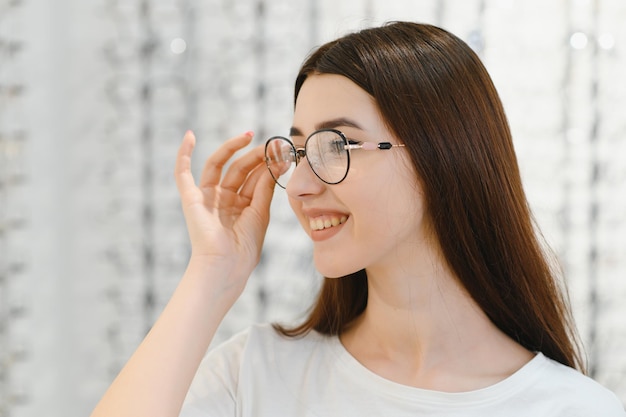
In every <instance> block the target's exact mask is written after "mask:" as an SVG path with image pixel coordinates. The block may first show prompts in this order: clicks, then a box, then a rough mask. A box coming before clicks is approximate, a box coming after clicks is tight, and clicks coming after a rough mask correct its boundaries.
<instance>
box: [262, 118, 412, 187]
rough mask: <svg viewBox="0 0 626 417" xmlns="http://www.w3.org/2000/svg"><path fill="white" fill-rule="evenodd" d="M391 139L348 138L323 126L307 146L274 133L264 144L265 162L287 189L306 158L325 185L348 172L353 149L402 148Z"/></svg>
mask: <svg viewBox="0 0 626 417" xmlns="http://www.w3.org/2000/svg"><path fill="white" fill-rule="evenodd" d="M403 146H404V144H392V143H391V142H378V143H375V142H357V141H354V140H349V139H348V138H346V136H345V135H344V134H343V133H342V132H340V131H338V130H335V129H321V130H316V131H315V132H313V133H311V135H310V136H309V137H308V138H307V140H306V142H304V148H296V147H295V145H294V144H293V142H291V141H290V140H289V139H287V138H284V137H282V136H274V137H272V138H270V139H268V140H267V142H266V143H265V163H266V164H267V168H268V169H269V171H270V174H272V177H273V178H274V181H276V184H278V185H279V186H281V187H282V188H287V182H289V179H290V178H291V174H292V173H293V171H294V170H295V168H296V166H297V165H298V164H299V163H300V160H301V159H302V158H304V157H306V160H307V162H308V163H309V166H310V167H311V170H313V173H315V175H316V176H317V177H318V178H319V179H320V180H322V181H323V182H325V183H326V184H339V183H340V182H341V181H343V180H344V179H345V178H346V176H347V175H348V170H349V169H350V152H352V151H355V150H358V149H362V150H365V151H372V150H377V149H381V150H387V149H392V148H396V147H403Z"/></svg>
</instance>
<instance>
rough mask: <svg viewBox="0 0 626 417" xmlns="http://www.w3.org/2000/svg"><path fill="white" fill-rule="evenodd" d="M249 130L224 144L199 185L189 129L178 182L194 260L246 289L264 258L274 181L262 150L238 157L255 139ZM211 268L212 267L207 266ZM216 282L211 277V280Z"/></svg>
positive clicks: (180, 156)
mask: <svg viewBox="0 0 626 417" xmlns="http://www.w3.org/2000/svg"><path fill="white" fill-rule="evenodd" d="M252 136H253V134H252V133H251V132H247V133H244V134H241V135H239V136H235V137H233V138H231V139H229V140H227V141H226V142H224V143H223V144H222V145H221V146H220V147H219V148H218V149H217V150H216V151H215V152H214V153H213V154H212V155H211V156H210V157H209V158H208V159H207V161H206V164H205V166H204V169H203V172H202V175H201V178H200V181H199V183H198V184H197V185H196V183H195V181H194V178H193V176H192V173H191V154H192V152H193V148H194V146H195V136H194V134H193V133H192V132H191V131H188V132H187V133H186V134H185V137H184V138H183V141H182V144H181V146H180V149H179V151H178V157H177V159H176V169H175V178H176V185H177V187H178V191H179V193H180V197H181V202H182V207H183V213H184V215H185V221H186V223H187V229H188V231H189V237H190V239H191V246H192V254H191V262H200V263H205V262H207V263H210V265H211V267H212V268H211V269H213V270H214V268H215V267H216V266H218V267H220V268H222V269H223V270H224V271H225V272H226V274H220V275H222V276H227V277H228V279H227V282H224V285H225V287H224V288H227V287H228V288H231V287H232V286H233V285H235V286H236V287H237V288H238V289H239V290H243V287H244V286H245V282H246V281H247V278H248V276H249V275H250V273H251V272H252V269H254V267H255V266H256V264H257V263H258V260H259V256H260V252H261V247H262V244H263V239H264V237H265V232H266V230H267V226H268V223H269V209H270V202H271V199H272V195H273V191H274V181H273V179H272V177H271V176H270V175H269V173H268V172H267V169H266V167H265V163H264V152H263V147H262V146H257V147H255V148H253V149H252V150H250V151H249V152H247V153H245V154H243V155H242V156H240V157H238V158H236V159H234V160H233V161H232V162H231V164H230V166H229V167H228V169H226V172H225V173H224V172H223V171H224V166H225V165H226V164H227V162H228V161H229V160H230V159H231V158H232V157H233V155H234V154H235V153H236V152H237V151H238V150H240V149H242V148H244V147H245V146H246V145H248V144H249V143H250V141H251V140H252ZM207 265H208V264H207ZM208 278H209V279H210V277H208Z"/></svg>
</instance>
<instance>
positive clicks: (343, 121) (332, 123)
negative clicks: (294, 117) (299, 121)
mask: <svg viewBox="0 0 626 417" xmlns="http://www.w3.org/2000/svg"><path fill="white" fill-rule="evenodd" d="M340 126H343V127H353V128H355V129H359V130H363V128H362V127H361V125H359V124H358V123H357V122H355V121H354V120H352V119H348V118H347V117H339V118H336V119H331V120H325V121H323V122H321V123H318V124H317V125H315V130H320V129H336V128H338V127H340ZM289 136H291V137H293V136H304V134H303V133H302V131H301V130H300V129H298V128H297V127H295V126H292V127H291V129H289Z"/></svg>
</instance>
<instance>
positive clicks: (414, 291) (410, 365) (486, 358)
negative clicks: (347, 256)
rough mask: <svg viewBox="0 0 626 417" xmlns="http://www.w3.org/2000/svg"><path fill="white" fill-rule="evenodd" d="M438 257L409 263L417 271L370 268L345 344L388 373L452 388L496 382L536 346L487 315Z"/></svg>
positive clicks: (374, 368)
mask: <svg viewBox="0 0 626 417" xmlns="http://www.w3.org/2000/svg"><path fill="white" fill-rule="evenodd" d="M430 265H433V264H430ZM434 265H438V266H436V267H430V268H420V269H404V268H403V270H404V271H407V270H419V271H422V272H421V274H420V275H419V276H407V275H406V274H401V273H400V272H399V271H392V270H390V269H389V268H387V269H386V270H384V271H382V270H374V269H373V270H369V269H368V271H367V272H368V291H369V293H368V294H369V295H368V304H367V308H366V309H365V311H364V313H363V314H362V315H361V316H360V317H359V318H358V319H357V320H356V321H355V322H354V323H353V325H352V326H350V328H348V329H347V331H346V332H345V333H344V334H343V335H342V337H341V340H342V342H343V344H344V346H345V347H346V349H348V351H349V352H350V353H352V354H353V356H355V358H356V359H357V360H359V361H360V362H361V363H363V364H364V365H365V366H366V367H368V368H370V369H371V370H372V371H374V372H376V373H378V374H380V375H381V376H383V377H387V378H389V379H391V380H395V381H397V382H400V383H405V384H407V385H416V386H421V387H427V388H433V389H441V390H452V391H456V390H466V389H468V388H470V389H472V388H476V387H482V386H486V385H490V384H491V383H494V382H497V381H498V380H501V379H503V378H504V377H506V376H508V375H510V374H511V373H512V372H514V371H515V370H517V369H519V367H521V366H522V365H523V364H524V363H526V362H527V361H528V360H529V359H530V357H531V355H530V353H529V352H527V351H526V350H525V349H523V348H522V347H521V346H519V345H518V344H517V343H515V342H514V341H513V340H511V339H510V338H508V337H507V336H506V335H504V334H503V333H502V332H501V331H500V330H499V329H498V328H497V327H496V326H495V325H494V324H493V323H492V322H491V321H490V320H489V318H488V317H487V316H486V315H485V313H484V312H483V311H482V309H481V308H480V307H479V306H478V305H477V304H476V303H475V302H474V300H473V299H472V298H471V297H470V296H469V294H468V293H467V292H466V291H465V289H464V288H463V287H462V286H461V284H460V283H459V281H458V280H457V279H456V277H455V276H454V275H453V274H452V273H451V272H450V271H449V270H448V268H445V267H443V266H442V264H441V263H439V264H434ZM450 381H456V382H455V383H454V384H452V385H451V384H450ZM455 384H457V385H455Z"/></svg>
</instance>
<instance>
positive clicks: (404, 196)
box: [92, 22, 625, 417]
mask: <svg viewBox="0 0 626 417" xmlns="http://www.w3.org/2000/svg"><path fill="white" fill-rule="evenodd" d="M251 138H252V134H251V133H246V134H242V135H240V136H236V137H234V138H232V139H230V140H228V141H226V142H225V143H224V144H223V145H222V146H221V147H220V148H219V149H218V150H217V151H216V152H215V153H214V154H213V155H211V156H210V157H209V158H208V160H207V163H206V166H205V168H204V171H203V173H202V177H201V178H200V179H199V185H197V186H196V185H195V183H194V180H193V178H192V177H191V173H190V157H191V152H192V149H193V146H194V141H195V139H194V136H193V134H191V133H187V134H186V135H185V138H184V139H183V143H182V145H181V147H180V151H179V154H178V158H177V165H176V180H177V185H178V188H179V190H180V195H181V199H182V204H183V210H184V213H185V218H186V221H187V226H188V229H189V234H190V238H191V242H192V248H193V249H192V254H191V258H190V261H189V266H188V268H187V270H186V272H185V274H184V276H183V278H182V280H181V282H180V284H179V286H178V288H177V289H176V291H175V293H174V295H173V296H172V299H171V301H170V302H169V304H168V305H167V307H166V309H165V310H164V312H163V313H162V315H161V317H160V318H159V320H158V321H157V323H155V325H154V327H153V329H152V330H151V332H150V333H149V334H148V336H147V337H146V339H145V340H144V342H143V343H142V344H141V345H140V346H139V348H138V349H137V351H136V353H135V354H134V355H133V356H132V358H131V359H130V360H129V362H128V364H127V365H126V366H125V367H124V369H123V370H122V371H121V373H120V375H119V376H118V378H117V379H116V380H115V381H114V383H113V384H112V386H111V387H110V389H109V390H108V391H107V393H106V394H105V396H104V397H103V399H102V400H101V402H100V403H99V404H98V406H97V408H96V410H95V411H94V413H93V415H92V416H94V417H96V416H116V417H121V416H133V417H138V416H150V417H155V416H177V415H179V413H180V415H182V416H272V417H275V416H370V415H371V416H374V415H389V416H487V415H497V416H534V417H538V416H551V417H553V416H568V417H570V416H604V417H613V416H624V415H625V413H624V409H623V406H622V405H621V404H620V402H619V401H618V399H617V398H616V397H615V395H613V394H612V393H611V392H609V391H608V390H606V389H605V388H603V387H601V386H600V385H599V384H597V383H596V382H594V381H592V380H591V379H589V378H587V377H586V376H584V375H583V373H582V372H584V365H583V361H582V358H581V355H580V352H579V350H578V347H577V343H576V340H577V339H576V332H575V329H574V326H573V324H572V320H571V316H570V312H569V309H568V304H567V301H566V298H565V296H564V294H563V291H562V289H561V286H560V283H559V280H558V276H557V273H556V272H555V268H554V267H553V265H552V263H551V261H550V259H549V258H548V257H547V256H546V254H545V253H544V251H543V246H542V242H541V241H539V240H538V238H537V235H536V233H535V225H534V224H533V221H532V217H531V214H530V211H529V208H528V204H527V202H526V198H525V196H524V192H523V190H522V185H521V180H520V175H519V170H518V166H517V162H516V158H515V154H514V150H513V145H512V141H511V134H510V132H509V127H508V124H507V121H506V118H505V115H504V112H503V109H502V105H501V103H500V100H499V98H498V95H497V93H496V91H495V89H494V86H493V84H492V82H491V80H490V78H489V76H488V74H487V72H486V71H485V69H484V67H483V66H482V64H481V63H480V61H479V59H478V58H477V56H476V55H475V54H474V53H473V52H472V50H471V49H470V48H469V47H468V46H467V45H466V44H465V43H463V42H462V41H461V40H459V39H458V38H456V37H455V36H453V35H451V34H450V33H448V32H446V31H444V30H442V29H439V28H436V27H433V26H429V25H420V24H413V23H403V22H398V23H393V24H389V25H385V26H383V27H379V28H373V29H367V30H363V31H360V32H358V33H354V34H350V35H347V36H345V37H343V38H340V39H338V40H336V41H333V42H330V43H328V44H326V45H323V46H322V47H320V48H319V49H318V50H317V51H315V52H314V53H313V54H312V55H311V56H310V57H309V58H308V59H307V61H306V62H305V63H304V65H303V67H302V69H301V71H300V73H299V75H298V77H297V80H296V89H295V113H294V119H293V126H292V128H291V138H281V137H274V138H271V139H270V140H269V141H268V142H267V143H266V145H265V146H260V147H256V148H254V149H252V150H250V151H249V152H248V153H246V154H245V155H243V156H241V157H239V158H238V159H235V160H234V161H233V162H232V164H231V165H230V167H229V168H228V170H226V172H225V173H223V172H222V168H223V166H224V165H225V164H226V162H227V161H229V159H230V158H231V157H232V156H233V154H234V153H235V152H236V151H238V150H240V149H242V148H243V147H245V146H246V145H247V144H249V142H250V140H251ZM268 169H269V173H268ZM274 181H275V182H276V183H277V184H278V185H280V186H281V187H283V188H285V190H284V191H285V192H287V194H288V196H289V201H290V203H291V206H292V208H293V211H294V213H295V214H296V216H297V218H298V219H299V221H300V223H301V225H302V227H303V228H304V230H305V231H306V232H307V233H308V235H309V236H310V238H311V240H312V241H313V251H314V260H315V265H316V268H317V269H318V271H319V272H320V273H321V274H323V275H324V276H325V277H326V278H325V281H324V283H323V287H322V289H321V291H320V294H319V297H318V299H317V301H316V303H315V305H314V306H313V307H312V309H311V313H310V315H309V316H308V318H307V319H306V320H305V321H304V322H303V323H302V324H301V325H299V326H296V327H295V328H286V327H282V326H279V325H275V326H268V325H258V326H253V327H252V328H250V329H249V330H247V331H245V332H243V333H241V334H239V335H236V336H235V337H233V338H232V339H231V340H230V341H228V342H227V343H225V344H223V345H222V346H220V347H218V348H217V349H215V350H212V351H211V352H209V353H208V355H206V357H205V359H204V361H202V358H203V356H204V355H205V352H206V350H207V347H208V346H209V343H210V341H211V339H212V337H213V335H214V333H215V330H216V328H217V327H218V325H219V323H220V321H221V320H222V318H223V317H224V315H225V314H226V312H227V311H228V309H229V308H230V307H231V306H232V304H233V303H234V302H235V300H236V299H237V297H238V296H239V295H240V294H241V292H242V291H243V289H244V286H245V284H246V281H247V279H248V277H249V275H250V273H251V271H252V270H253V268H254V266H255V265H256V263H257V261H258V258H259V254H260V250H261V246H262V242H263V238H264V234H265V230H266V228H267V225H268V222H269V205H270V200H271V198H272V193H273V189H274ZM280 192H283V190H280ZM201 361H202V363H201ZM194 375H195V379H194ZM192 380H193V384H192ZM190 385H191V389H190ZM181 407H182V411H181Z"/></svg>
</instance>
